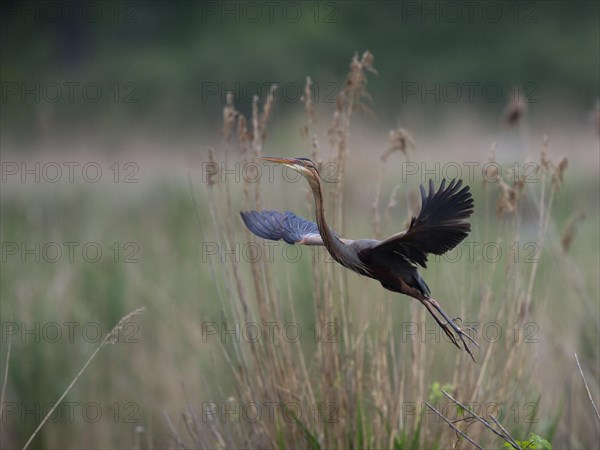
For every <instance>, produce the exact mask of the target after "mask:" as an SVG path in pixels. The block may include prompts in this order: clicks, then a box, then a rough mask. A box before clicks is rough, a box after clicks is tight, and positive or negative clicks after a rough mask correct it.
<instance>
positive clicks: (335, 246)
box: [307, 178, 344, 259]
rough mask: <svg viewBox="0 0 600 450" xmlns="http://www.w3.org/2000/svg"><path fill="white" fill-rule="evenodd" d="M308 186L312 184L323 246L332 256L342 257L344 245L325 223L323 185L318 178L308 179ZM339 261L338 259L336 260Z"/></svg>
mask: <svg viewBox="0 0 600 450" xmlns="http://www.w3.org/2000/svg"><path fill="white" fill-rule="evenodd" d="M307 180H308V184H310V188H311V189H312V192H313V196H314V197H315V209H316V215H317V227H318V228H319V233H320V234H321V238H322V239H323V244H325V247H326V248H327V250H329V253H330V254H331V256H333V257H334V258H336V257H337V256H338V255H339V256H341V252H340V249H341V250H342V252H343V251H344V249H343V247H344V244H342V243H341V242H340V240H339V239H338V238H337V237H336V236H335V234H334V233H333V231H332V230H331V228H329V225H327V222H326V221H325V206H324V204H323V193H322V192H321V183H319V180H318V179H316V178H314V179H313V178H307ZM336 259H337V258H336Z"/></svg>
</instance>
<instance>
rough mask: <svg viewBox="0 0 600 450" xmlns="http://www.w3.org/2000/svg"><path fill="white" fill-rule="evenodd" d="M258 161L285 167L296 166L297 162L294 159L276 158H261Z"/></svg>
mask: <svg viewBox="0 0 600 450" xmlns="http://www.w3.org/2000/svg"><path fill="white" fill-rule="evenodd" d="M258 159H262V160H263V161H269V162H273V163H277V164H283V165H284V166H293V165H294V164H296V160H295V159H294V158H276V157H273V156H261V157H259V158H258Z"/></svg>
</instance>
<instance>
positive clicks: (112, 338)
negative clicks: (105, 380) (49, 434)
mask: <svg viewBox="0 0 600 450" xmlns="http://www.w3.org/2000/svg"><path fill="white" fill-rule="evenodd" d="M144 311H145V308H144V307H142V308H138V309H136V310H135V311H132V312H130V313H129V314H127V315H126V316H124V317H123V318H121V320H119V322H117V324H116V325H115V326H114V327H113V328H112V329H111V330H110V331H109V332H108V333H107V334H106V336H104V339H102V341H100V344H98V346H97V347H96V349H95V350H94V352H93V353H92V354H91V355H90V357H89V358H88V359H87V361H86V362H85V363H84V364H83V366H82V367H81V369H80V370H79V372H77V375H75V378H73V380H72V381H71V383H70V384H69V385H68V386H67V388H66V389H65V391H64V392H63V393H62V395H61V396H60V397H59V398H58V400H57V401H56V402H55V403H54V404H53V405H52V408H50V410H49V411H48V412H47V413H46V415H45V416H44V418H43V419H42V421H41V422H40V423H39V425H38V426H37V428H36V429H35V430H34V431H33V433H31V436H29V439H28V440H27V442H26V443H25V445H24V446H23V450H25V449H27V448H28V447H29V444H31V442H32V441H33V439H34V438H35V437H36V435H37V434H38V432H39V431H40V430H41V429H42V427H43V426H44V424H45V423H46V422H47V421H48V419H49V418H50V417H51V416H52V414H53V413H54V411H55V410H56V408H57V407H58V405H60V404H61V403H62V401H63V400H64V398H65V397H66V396H67V394H68V393H69V392H70V391H71V389H72V388H73V386H75V383H77V381H78V380H79V378H81V375H83V372H85V369H87V367H88V366H89V365H90V363H91V362H92V360H93V359H94V358H95V357H96V355H97V354H98V352H99V351H100V349H101V348H102V347H104V346H105V345H107V344H115V343H116V342H118V338H119V333H120V332H121V331H122V330H123V329H124V328H125V326H126V325H127V324H128V323H129V322H131V321H132V319H133V318H134V317H136V316H139V315H141V314H143V313H144Z"/></svg>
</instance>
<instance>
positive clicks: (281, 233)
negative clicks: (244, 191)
mask: <svg viewBox="0 0 600 450" xmlns="http://www.w3.org/2000/svg"><path fill="white" fill-rule="evenodd" d="M240 215H241V216H242V220H243V221H244V223H245V224H246V226H247V227H248V229H249V230H250V231H251V232H252V233H254V234H255V235H257V236H259V237H261V238H264V239H269V240H272V241H279V240H281V239H283V240H284V241H285V242H287V243H288V244H304V245H323V239H322V238H321V235H320V234H319V228H318V227H317V224H316V223H314V222H311V221H310V220H307V219H304V218H302V217H298V216H297V215H296V214H294V213H293V212H291V211H285V212H281V211H273V210H264V211H245V212H241V213H240Z"/></svg>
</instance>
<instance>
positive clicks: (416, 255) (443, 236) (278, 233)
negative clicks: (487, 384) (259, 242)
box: [241, 158, 474, 357]
mask: <svg viewBox="0 0 600 450" xmlns="http://www.w3.org/2000/svg"><path fill="white" fill-rule="evenodd" d="M263 159H265V160H268V161H272V162H276V163H280V164H284V165H286V166H288V167H290V168H292V169H294V170H296V171H298V172H299V173H301V174H302V175H304V177H305V178H306V179H307V181H308V182H309V184H310V186H311V189H312V191H313V195H314V198H315V207H316V217H317V222H316V223H314V222H311V221H309V220H306V219H303V218H301V217H298V216H296V215H295V214H294V213H292V212H290V211H286V212H279V211H271V210H267V211H249V212H242V213H241V215H242V219H243V220H244V223H245V224H246V226H247V227H248V228H249V229H250V231H252V232H253V233H254V234H256V235H257V236H260V237H263V238H265V239H271V240H276V241H277V240H280V239H283V240H284V241H285V242H287V243H288V244H302V245H323V246H325V247H326V248H327V250H328V252H329V253H330V255H331V256H332V257H333V258H334V259H335V260H336V261H337V262H339V263H340V264H342V265H343V266H344V267H347V268H348V269H350V270H352V271H354V272H356V273H358V274H360V275H364V276H367V277H370V278H373V279H375V280H377V281H379V282H380V283H381V285H382V286H383V287H384V288H386V289H388V290H390V291H393V292H399V293H402V294H406V295H409V296H411V297H413V298H416V299H417V300H419V301H420V302H421V303H423V305H425V307H427V309H428V311H429V312H430V313H431V314H432V316H433V317H434V318H435V320H436V321H437V322H438V324H439V325H440V326H441V327H442V329H443V330H444V332H445V333H446V335H447V336H448V337H449V338H450V339H451V341H452V342H453V343H454V344H455V345H457V346H459V345H458V340H457V338H456V336H455V335H454V334H453V333H455V334H456V335H457V336H458V338H460V340H461V341H462V343H463V346H464V348H465V350H467V352H468V353H469V354H470V355H471V357H473V355H472V353H471V351H470V349H469V347H468V346H467V344H466V342H465V340H464V339H463V337H466V338H467V339H469V340H470V341H471V342H473V343H474V341H473V340H472V339H471V338H470V337H469V336H468V335H466V334H465V333H464V332H463V331H462V330H461V329H460V328H459V327H458V326H457V325H456V324H455V323H454V321H452V320H451V319H450V318H449V317H448V316H447V315H446V313H445V312H444V311H443V309H442V308H441V306H440V305H439V304H438V303H437V301H435V300H434V299H433V298H432V297H431V292H430V289H429V287H428V286H427V283H425V281H424V280H423V278H421V276H420V275H419V272H418V271H417V265H421V266H422V267H426V263H427V255H428V254H430V253H433V254H436V255H440V254H443V253H445V252H447V251H448V250H451V249H452V248H454V247H455V246H456V245H458V244H459V243H460V242H461V241H462V240H463V239H464V238H465V237H466V236H467V234H468V233H469V231H470V229H471V228H470V225H469V223H468V222H466V221H465V220H466V219H467V218H468V217H469V216H470V215H471V213H472V212H473V198H472V197H471V193H470V192H469V187H468V186H465V187H464V188H463V189H460V188H461V185H462V181H461V180H459V181H458V182H456V181H452V182H451V183H450V184H449V185H448V187H446V182H445V180H443V181H442V184H441V186H440V188H439V190H438V191H437V192H436V191H435V190H434V185H433V182H432V181H430V182H429V193H428V195H426V193H425V189H424V188H423V186H421V200H422V205H421V212H420V213H419V215H418V216H417V217H413V218H412V220H411V223H410V226H409V228H408V229H407V230H406V231H403V232H401V233H397V234H394V235H392V236H390V237H389V238H387V239H385V240H383V241H379V240H375V239H359V240H350V239H342V238H340V237H339V236H337V234H336V233H335V232H334V231H333V230H332V229H331V228H329V226H328V225H327V223H326V221H325V208H324V205H323V195H322V192H321V185H320V182H319V173H318V171H317V168H316V166H315V164H314V163H313V162H312V161H310V160H309V159H306V158H296V159H289V158H263ZM436 312H437V313H439V314H440V315H441V316H442V317H443V318H444V319H445V320H446V322H445V323H443V322H442V320H441V319H440V317H438V315H437V314H436ZM459 348H460V347H459Z"/></svg>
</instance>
